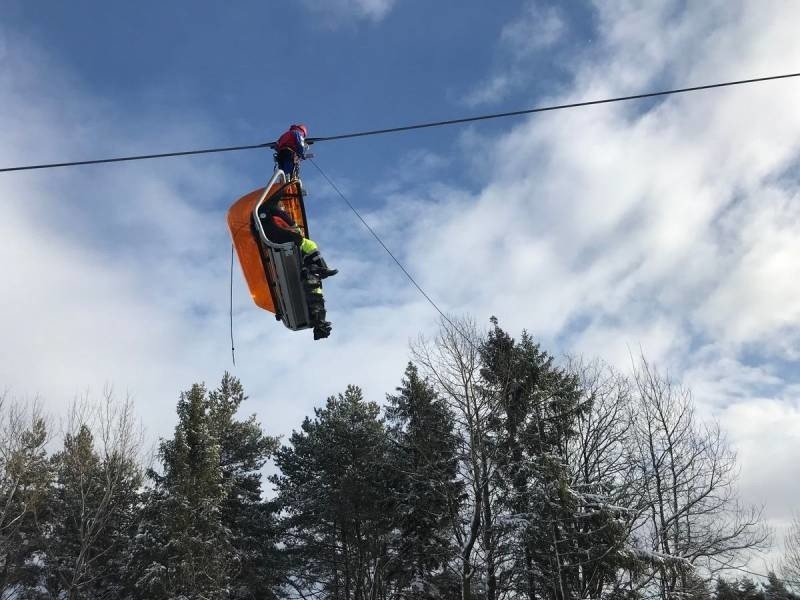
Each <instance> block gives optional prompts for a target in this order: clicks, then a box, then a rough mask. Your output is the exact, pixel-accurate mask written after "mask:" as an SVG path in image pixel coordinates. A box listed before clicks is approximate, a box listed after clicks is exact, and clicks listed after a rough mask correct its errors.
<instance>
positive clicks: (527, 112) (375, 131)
mask: <svg viewBox="0 0 800 600" xmlns="http://www.w3.org/2000/svg"><path fill="white" fill-rule="evenodd" d="M790 77H800V73H788V74H786V75H771V76H769V77H757V78H754V79H740V80H739V81H727V82H725V83H711V84H708V85H697V86H694V87H687V88H679V89H675V90H664V91H661V92H647V93H645V94H635V95H633V96H619V97H616V98H606V99H604V100H587V101H585V102H571V103H569V104H556V105H554V106H542V107H539V108H527V109H525V110H515V111H511V112H503V113H495V114H493V115H482V116H479V117H466V118H463V119H450V120H447V121H434V122H431V123H421V124H418V125H405V126H403V127H391V128H389V129H373V130H372V131H361V132H358V133H343V134H341V135H331V136H326V137H312V138H308V142H309V143H314V142H328V141H331V140H343V139H347V138H354V137H364V136H368V135H379V134H382V133H396V132H398V131H410V130H412V129H424V128H426V127H441V126H443V125H458V124H461V123H472V122H475V121H486V120H489V119H501V118H504V117H516V116H519V115H530V114H533V113H540V112H548V111H553V110H563V109H566V108H579V107H581V106H594V105H597V104H610V103H612V102H624V101H626V100H640V99H642V98H655V97H657V96H668V95H671V94H684V93H686V92H697V91H700V90H710V89H714V88H721V87H730V86H733V85H743V84H746V83H758V82H762V81H773V80H775V79H788V78H790Z"/></svg>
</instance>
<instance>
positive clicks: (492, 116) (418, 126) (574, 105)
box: [0, 73, 800, 173]
mask: <svg viewBox="0 0 800 600" xmlns="http://www.w3.org/2000/svg"><path fill="white" fill-rule="evenodd" d="M792 77H800V73H786V74H784V75H770V76H767V77H755V78H752V79H740V80H737V81H726V82H723V83H711V84H707V85H697V86H693V87H685V88H678V89H673V90H663V91H659V92H647V93H644V94H634V95H631V96H617V97H615V98H605V99H602V100H588V101H584V102H572V103H569V104H557V105H554V106H541V107H537V108H528V109H525V110H515V111H511V112H503V113H495V114H490V115H480V116H477V117H465V118H462V119H448V120H444V121H433V122H430V123H419V124H415V125H405V126H402V127H390V128H388V129H373V130H370V131H360V132H356V133H343V134H340V135H331V136H322V137H310V138H308V139H307V140H306V141H307V142H308V143H309V144H313V143H316V142H328V141H332V140H343V139H347V138H355V137H365V136H369V135H379V134H383V133H397V132H400V131H410V130H412V129H425V128H427V127H441V126H444V125H457V124H460V123H473V122H475V121H486V120H488V119H501V118H505V117H515V116H520V115H529V114H533V113H540V112H548V111H554V110H563V109H567V108H579V107H583V106H594V105H597V104H610V103H612V102H625V101H628V100H639V99H642V98H655V97H658V96H668V95H671V94H685V93H687V92H697V91H701V90H710V89H715V88H723V87H731V86H735V85H745V84H750V83H761V82H765V81H775V80H778V79H789V78H792ZM276 144H277V142H264V143H262V144H250V145H247V146H229V147H226V148H208V149H205V150H187V151H183V152H164V153H161V154H142V155H137V156H123V157H117V158H101V159H96V160H80V161H69V162H59V163H49V164H40V165H28V166H21V167H4V168H0V173H7V172H10V171H28V170H32V169H52V168H56V167H73V166H78V165H95V164H101V163H113V162H125V161H133V160H146V159H152V158H166V157H170V156H188V155H192V154H211V153H215V152H232V151H235V150H252V149H256V148H275V147H276Z"/></svg>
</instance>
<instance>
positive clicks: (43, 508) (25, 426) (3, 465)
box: [0, 395, 52, 599]
mask: <svg viewBox="0 0 800 600" xmlns="http://www.w3.org/2000/svg"><path fill="white" fill-rule="evenodd" d="M47 442H48V433H47V425H46V423H45V419H44V417H43V416H42V415H41V413H40V411H39V409H38V406H37V405H36V404H33V405H32V406H31V407H30V409H28V410H26V409H25V408H23V407H22V406H21V405H20V404H18V403H16V402H10V401H8V400H7V398H6V397H5V395H0V569H2V571H0V598H3V599H5V598H17V597H22V596H24V595H27V596H29V597H36V595H37V593H38V592H37V589H38V587H39V584H40V582H41V577H42V572H41V564H40V563H39V562H38V561H37V560H36V558H37V557H39V556H41V555H42V553H43V547H42V544H41V537H40V536H39V535H38V530H39V523H40V522H41V521H42V520H44V519H46V518H47V511H48V502H47V499H48V490H49V486H50V482H51V480H52V470H51V468H50V465H49V463H48V461H47V455H46V452H45V446H46V444H47Z"/></svg>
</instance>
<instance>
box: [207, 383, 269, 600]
mask: <svg viewBox="0 0 800 600" xmlns="http://www.w3.org/2000/svg"><path fill="white" fill-rule="evenodd" d="M246 399H247V397H246V396H245V394H244V389H243V388H242V384H241V383H240V382H239V380H238V379H236V378H235V377H232V376H231V375H230V374H229V373H225V374H224V375H223V377H222V382H221V383H220V386H219V388H217V389H216V390H213V391H212V392H210V393H209V394H208V419H209V429H210V433H211V435H213V436H214V438H215V439H216V440H217V443H218V444H219V449H220V453H219V460H220V467H221V469H222V481H223V487H224V488H225V489H226V490H227V495H226V497H225V499H224V500H223V502H222V507H221V508H222V513H221V519H222V523H223V525H224V526H225V528H226V529H227V530H228V531H229V532H230V534H229V535H230V540H231V544H232V546H233V552H234V554H235V559H236V563H237V564H238V565H239V572H238V575H237V576H236V577H235V579H234V580H233V582H232V589H231V598H248V599H249V598H253V599H259V600H260V599H269V598H273V597H274V590H275V589H276V587H277V586H278V585H279V583H280V581H281V573H280V565H279V556H278V552H277V550H276V548H275V541H276V535H277V531H276V524H275V519H274V515H273V514H272V510H271V508H270V506H269V504H267V503H265V502H263V501H262V498H261V473H260V470H261V468H262V467H263V466H264V464H265V463H266V461H267V459H268V458H269V457H270V455H271V454H272V453H273V452H274V451H275V450H276V449H277V447H278V440H277V438H274V437H269V436H267V435H265V434H264V432H263V430H262V429H261V426H260V425H259V423H258V422H257V421H256V417H255V415H251V416H250V417H249V418H247V419H246V420H244V421H240V420H237V419H235V418H234V417H235V415H236V412H237V411H238V410H239V408H240V407H241V405H242V403H243V402H244V401H245V400H246Z"/></svg>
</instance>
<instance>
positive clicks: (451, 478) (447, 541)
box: [386, 363, 464, 598]
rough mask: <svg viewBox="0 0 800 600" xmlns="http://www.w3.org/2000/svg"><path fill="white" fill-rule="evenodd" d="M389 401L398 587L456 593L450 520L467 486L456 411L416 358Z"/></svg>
mask: <svg viewBox="0 0 800 600" xmlns="http://www.w3.org/2000/svg"><path fill="white" fill-rule="evenodd" d="M388 401H389V404H390V406H389V407H388V408H387V409H386V419H387V423H388V434H389V438H390V440H391V441H392V445H391V446H390V448H389V450H390V459H389V462H390V464H391V465H392V469H393V471H394V472H395V473H396V474H397V479H396V481H395V484H394V486H395V491H394V492H395V496H396V499H397V509H396V515H397V517H398V520H397V525H398V527H399V535H398V536H397V538H396V540H395V541H394V543H393V546H394V549H393V555H394V556H395V557H396V558H395V559H394V561H393V568H392V571H391V573H392V577H393V578H394V579H395V580H396V581H394V582H393V583H394V586H395V590H396V592H397V593H399V594H400V595H401V596H402V597H404V598H430V597H432V596H434V595H441V596H450V595H452V592H453V587H454V585H455V589H456V590H457V582H455V584H454V583H453V582H452V581H451V580H449V579H448V573H447V572H446V567H447V564H448V562H449V560H450V559H452V558H454V557H455V554H456V553H457V549H456V548H455V547H454V545H453V542H452V535H451V531H450V527H449V523H450V522H451V521H452V519H453V518H454V517H455V516H456V515H457V514H458V511H459V505H460V503H461V496H462V494H463V487H464V486H463V482H461V481H459V480H458V478H457V474H458V457H457V450H458V440H457V438H456V436H455V433H454V430H453V416H452V415H451V414H450V412H449V410H448V408H447V406H446V405H445V404H444V402H442V401H441V400H440V399H439V398H438V396H437V394H436V392H435V390H434V389H433V387H432V386H431V385H430V383H429V382H428V381H427V380H426V379H423V378H421V377H420V375H419V372H418V370H417V367H416V366H414V365H413V364H411V363H409V364H408V366H407V367H406V371H405V377H404V379H403V381H402V385H401V386H400V387H399V388H397V395H394V396H388Z"/></svg>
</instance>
